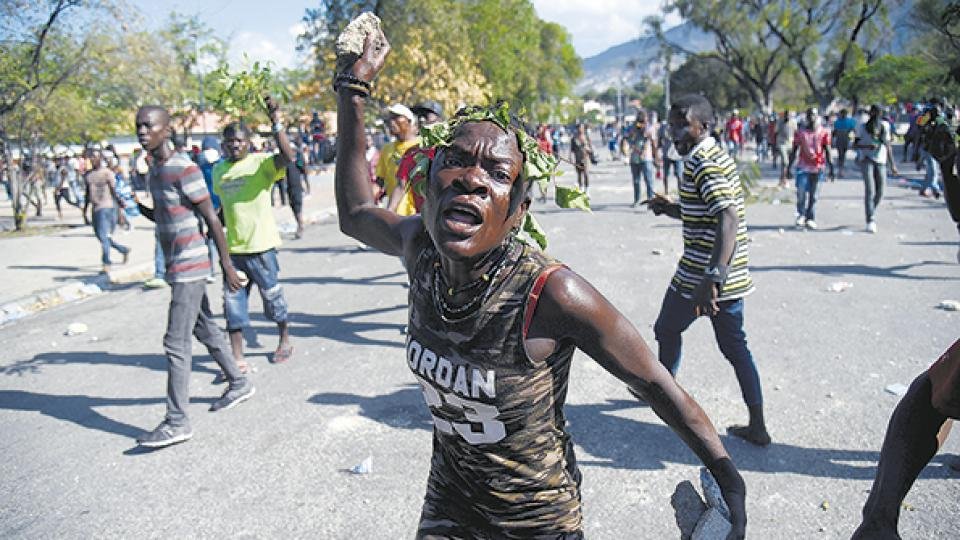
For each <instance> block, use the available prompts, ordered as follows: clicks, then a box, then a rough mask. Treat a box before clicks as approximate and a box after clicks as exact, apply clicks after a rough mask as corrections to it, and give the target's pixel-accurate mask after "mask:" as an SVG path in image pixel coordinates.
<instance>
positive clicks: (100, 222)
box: [93, 208, 130, 264]
mask: <svg viewBox="0 0 960 540" xmlns="http://www.w3.org/2000/svg"><path fill="white" fill-rule="evenodd" d="M116 227H117V209H116V208H101V209H99V210H94V211H93V233H94V234H95V235H97V240H100V248H101V249H102V250H103V255H102V256H101V257H100V261H101V262H102V263H103V264H110V248H113V249H115V250H117V251H119V252H120V253H121V254H122V255H126V254H127V253H129V252H130V248H128V247H127V246H123V245H120V244H118V243H116V242H114V240H113V237H112V236H111V235H112V234H113V230H114V229H115V228H116Z"/></svg>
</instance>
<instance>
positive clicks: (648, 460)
mask: <svg viewBox="0 0 960 540" xmlns="http://www.w3.org/2000/svg"><path fill="white" fill-rule="evenodd" d="M307 401H309V402H310V403H314V404H317V405H350V406H358V407H359V408H360V411H359V414H360V415H362V416H364V417H365V418H369V419H371V420H374V421H376V422H379V423H381V424H384V425H386V426H389V427H392V428H397V429H422V430H427V431H429V430H431V429H432V422H431V420H430V414H429V412H428V410H427V407H426V405H425V404H424V401H423V394H422V392H421V391H420V387H419V386H418V385H416V384H411V385H408V386H404V387H402V388H400V389H398V390H395V391H393V392H391V393H389V394H383V395H377V396H360V395H356V394H347V393H338V392H330V393H322V394H316V395H314V396H311V397H310V398H309V399H308V400H307ZM637 407H639V405H638V404H637V402H636V401H634V400H626V399H624V400H620V399H613V400H607V401H606V402H604V403H594V404H586V405H570V404H568V405H566V406H565V407H564V413H565V415H566V418H567V421H568V422H569V426H568V431H569V433H570V434H571V436H572V437H573V441H574V442H575V443H576V444H577V445H579V446H580V447H582V448H583V449H584V450H585V451H586V452H587V453H588V454H589V455H590V456H592V458H591V459H578V460H577V461H578V463H579V464H581V465H588V466H593V467H606V468H614V469H633V470H662V469H666V468H667V464H669V463H682V464H685V465H702V463H701V462H700V460H699V459H698V458H697V456H696V455H695V454H694V453H693V452H692V451H691V450H690V449H689V448H687V446H686V445H685V444H684V443H683V441H681V440H680V438H679V437H678V436H677V435H676V433H674V431H673V430H672V429H670V427H668V426H667V425H665V424H662V423H649V422H644V421H637V420H632V419H627V418H623V417H620V416H617V415H616V414H615V413H617V412H620V411H625V410H630V409H634V408H637ZM776 435H777V434H776V432H774V437H776ZM721 440H722V441H723V443H724V446H726V448H727V450H728V451H730V453H731V454H732V455H733V456H734V458H735V459H736V462H737V466H738V467H739V468H740V470H743V471H754V472H764V473H791V474H799V475H805V476H812V477H823V478H845V479H856V480H872V479H873V477H874V475H875V474H876V462H877V460H878V459H879V457H880V452H879V448H878V449H876V450H843V449H833V448H805V447H801V446H793V445H790V444H783V443H777V442H774V443H773V444H771V445H770V446H768V447H767V448H759V447H756V446H753V445H751V444H749V443H747V442H745V441H742V440H740V439H738V438H736V437H729V436H721ZM946 459H947V458H945V457H944V456H942V455H941V456H937V457H935V458H934V459H933V461H931V465H930V466H928V467H927V468H926V469H925V470H924V472H923V474H922V475H921V478H953V477H955V476H956V473H952V472H950V470H949V469H950V467H949V466H948V465H947V463H946Z"/></svg>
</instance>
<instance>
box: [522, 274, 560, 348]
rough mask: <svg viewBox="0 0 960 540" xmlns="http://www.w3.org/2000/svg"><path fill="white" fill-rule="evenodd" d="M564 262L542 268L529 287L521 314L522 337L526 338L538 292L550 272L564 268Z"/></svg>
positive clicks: (537, 299)
mask: <svg viewBox="0 0 960 540" xmlns="http://www.w3.org/2000/svg"><path fill="white" fill-rule="evenodd" d="M566 267H567V265H565V264H553V265H550V266H548V267H546V268H544V269H543V271H542V272H540V275H539V276H537V280H536V281H534V282H533V288H532V289H530V295H529V296H528V297H527V307H526V313H524V316H523V339H527V331H528V330H529V329H530V323H531V322H533V313H534V312H535V311H536V310H537V303H538V302H539V301H540V293H541V292H542V291H543V287H544V286H545V285H546V284H547V279H548V278H549V277H550V274H552V273H554V272H555V271H557V270H559V269H561V268H566Z"/></svg>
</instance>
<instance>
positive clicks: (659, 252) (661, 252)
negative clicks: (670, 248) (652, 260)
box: [650, 249, 663, 255]
mask: <svg viewBox="0 0 960 540" xmlns="http://www.w3.org/2000/svg"><path fill="white" fill-rule="evenodd" d="M650 254H651V255H663V251H662V250H659V249H654V250H652V251H651V252H650Z"/></svg>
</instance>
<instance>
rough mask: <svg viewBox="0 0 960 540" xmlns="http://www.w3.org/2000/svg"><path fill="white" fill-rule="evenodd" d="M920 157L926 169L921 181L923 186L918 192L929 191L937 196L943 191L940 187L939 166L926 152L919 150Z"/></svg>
mask: <svg viewBox="0 0 960 540" xmlns="http://www.w3.org/2000/svg"><path fill="white" fill-rule="evenodd" d="M920 157H921V159H922V160H923V166H924V168H925V169H926V176H925V177H924V179H923V185H922V186H921V187H920V191H923V190H925V189H930V190H932V191H933V192H934V193H937V194H939V193H940V192H941V191H943V188H942V187H941V186H940V164H939V163H937V160H936V159H934V158H933V156H932V155H930V153H929V152H927V151H926V150H923V149H921V150H920Z"/></svg>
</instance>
